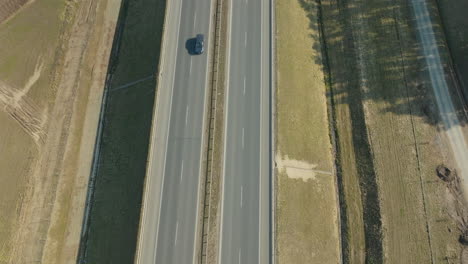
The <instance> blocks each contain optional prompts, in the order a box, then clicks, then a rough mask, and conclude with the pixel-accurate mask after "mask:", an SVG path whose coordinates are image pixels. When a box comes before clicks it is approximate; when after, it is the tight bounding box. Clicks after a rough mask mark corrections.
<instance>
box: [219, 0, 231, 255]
mask: <svg viewBox="0 0 468 264" xmlns="http://www.w3.org/2000/svg"><path fill="white" fill-rule="evenodd" d="M228 2H229V12H228V16H229V19H228V21H229V25H228V32H227V33H228V34H227V40H226V48H227V49H228V56H227V58H226V90H225V93H226V94H225V95H224V105H225V107H226V111H225V116H224V149H223V168H222V171H223V172H222V185H221V186H222V187H221V221H220V222H221V223H220V225H219V250H218V264H221V258H222V253H223V251H222V249H223V223H224V191H225V188H224V187H225V184H226V145H227V126H228V113H229V77H230V67H231V34H232V13H233V5H232V1H228Z"/></svg>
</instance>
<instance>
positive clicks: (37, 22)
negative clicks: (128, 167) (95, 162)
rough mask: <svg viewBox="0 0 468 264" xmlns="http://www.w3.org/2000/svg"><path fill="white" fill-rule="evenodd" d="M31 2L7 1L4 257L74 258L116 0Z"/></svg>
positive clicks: (0, 194)
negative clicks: (111, 3) (113, 6)
mask: <svg viewBox="0 0 468 264" xmlns="http://www.w3.org/2000/svg"><path fill="white" fill-rule="evenodd" d="M24 2H25V1H23V2H21V1H4V2H3V3H2V5H1V6H0V8H1V10H0V13H1V14H0V15H1V17H0V57H1V58H2V59H1V60H0V107H1V108H0V109H1V110H0V122H1V124H2V125H1V126H0V148H1V150H2V151H1V152H0V166H1V168H2V169H1V173H0V211H1V212H2V213H1V215H0V263H32V262H41V263H70V262H71V263H74V260H75V259H74V258H75V257H76V253H77V250H78V244H79V235H80V231H81V224H82V223H81V219H82V213H83V207H84V201H85V195H86V184H87V179H88V177H89V168H90V165H91V160H90V158H89V157H90V154H91V153H92V149H93V143H94V137H95V135H94V134H95V131H96V124H97V117H98V114H99V112H98V111H95V110H96V106H99V105H100V98H101V95H102V87H103V80H104V78H105V72H102V69H103V68H104V69H106V68H107V61H108V52H106V51H107V50H108V49H109V47H110V46H109V45H106V43H107V42H108V39H112V33H113V25H112V14H111V13H112V12H110V11H109V7H110V6H111V5H107V4H106V3H107V2H106V1H102V2H99V4H98V3H97V2H95V1H83V2H80V3H75V2H68V1H63V0H42V1H29V2H28V3H27V4H25V5H23V3H24ZM21 5H23V6H22V8H19V7H20V6H21ZM5 8H6V9H5ZM15 8H16V9H15ZM96 17H98V18H96ZM78 23H79V27H78V25H77V24H78ZM114 24H115V23H114ZM114 26H115V25H114ZM70 43H73V45H70ZM80 74H82V76H85V77H82V78H79V77H78V76H80Z"/></svg>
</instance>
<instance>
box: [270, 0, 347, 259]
mask: <svg viewBox="0 0 468 264" xmlns="http://www.w3.org/2000/svg"><path fill="white" fill-rule="evenodd" d="M316 13H317V6H316V4H315V1H298V0H278V1H276V21H277V23H276V26H277V54H276V56H277V61H276V65H277V77H278V78H277V97H276V98H277V102H276V113H277V120H276V124H277V136H276V141H277V149H276V153H277V156H276V159H275V161H276V170H277V175H278V177H277V178H278V181H277V187H276V188H277V197H276V198H277V208H276V224H277V226H276V230H277V235H276V245H277V252H276V254H277V260H278V263H339V262H340V235H339V223H338V220H339V216H338V206H337V204H338V201H337V199H338V196H337V190H336V180H335V179H336V178H335V175H334V173H335V172H334V169H333V163H332V162H333V159H332V145H331V141H330V137H329V127H328V117H327V97H326V94H325V93H326V88H325V79H324V74H323V67H322V64H321V53H320V50H317V49H314V48H313V47H315V48H317V47H318V46H319V45H320V42H319V32H318V24H317V21H318V20H317V15H316Z"/></svg>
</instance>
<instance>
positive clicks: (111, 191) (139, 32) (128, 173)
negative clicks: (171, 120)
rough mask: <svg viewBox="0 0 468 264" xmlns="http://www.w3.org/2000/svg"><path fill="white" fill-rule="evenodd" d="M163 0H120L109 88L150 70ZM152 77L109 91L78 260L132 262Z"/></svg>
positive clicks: (159, 33) (153, 67)
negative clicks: (82, 248) (83, 254)
mask: <svg viewBox="0 0 468 264" xmlns="http://www.w3.org/2000/svg"><path fill="white" fill-rule="evenodd" d="M164 11H165V1H164V0H143V1H129V0H124V1H123V3H122V9H121V11H120V12H121V13H120V17H119V24H120V25H121V31H120V32H119V33H117V34H116V36H117V35H120V43H116V42H114V49H115V46H116V45H119V47H120V48H119V50H118V52H117V53H116V51H115V50H114V52H113V55H111V56H112V58H111V62H110V66H109V69H110V71H111V72H112V74H113V79H112V81H111V83H110V87H109V89H110V90H112V89H113V88H115V87H119V86H121V85H123V84H126V83H129V82H132V81H135V80H138V79H141V78H144V77H147V76H149V75H151V74H155V73H156V71H157V66H158V62H159V52H160V45H161V37H162V26H163V21H164ZM155 88H156V82H155V79H149V80H147V81H144V82H141V83H138V84H136V85H133V86H131V87H128V88H126V89H122V90H118V91H115V92H110V93H109V95H108V98H107V107H106V109H105V110H104V111H105V112H104V119H105V122H104V126H103V131H102V135H101V136H102V142H101V151H100V157H99V169H98V171H97V175H96V184H95V193H94V197H93V200H92V204H93V205H92V209H91V215H90V222H89V227H88V230H87V231H88V237H87V240H86V241H82V246H83V245H84V246H85V247H86V251H87V253H86V258H85V259H84V261H83V263H132V262H133V259H134V254H135V249H136V241H137V233H138V225H139V217H140V206H141V203H142V193H143V183H144V178H145V172H146V161H147V154H148V147H149V135H150V128H151V121H152V112H153V104H154V99H155V98H154V96H155Z"/></svg>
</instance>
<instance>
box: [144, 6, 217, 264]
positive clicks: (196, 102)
mask: <svg viewBox="0 0 468 264" xmlns="http://www.w3.org/2000/svg"><path fill="white" fill-rule="evenodd" d="M167 4H168V10H167V14H166V31H165V36H164V37H165V42H164V44H163V46H164V47H163V51H162V61H161V71H160V72H161V73H160V74H161V76H160V79H159V80H160V85H159V89H160V90H159V91H158V97H157V99H156V107H155V115H154V120H153V122H154V123H153V124H154V125H153V131H152V138H151V139H152V140H151V141H152V142H151V150H150V157H149V161H148V163H149V164H148V175H147V179H146V183H145V184H146V185H145V193H144V200H143V209H142V210H143V212H142V220H141V227H140V233H139V241H138V249H137V257H136V261H137V263H141V264H150V263H158V264H159V263H161V264H171V263H175V264H181V263H192V262H194V260H195V259H196V256H197V252H195V242H196V239H197V238H196V233H197V228H198V226H197V221H198V216H197V208H198V207H197V206H198V204H199V203H198V201H199V193H198V189H199V184H200V179H201V177H200V168H201V166H200V164H201V154H202V145H203V140H204V139H203V128H204V119H205V102H206V95H207V93H206V91H207V89H206V87H207V79H208V78H207V77H208V72H207V68H208V57H207V54H206V53H207V51H208V49H205V53H204V54H202V55H190V54H189V52H188V50H187V49H186V43H187V40H188V39H190V38H194V37H195V36H196V34H200V33H201V34H204V35H205V42H206V43H208V39H209V35H208V32H210V14H211V9H212V1H211V0H197V1H194V0H171V1H168V3H167ZM161 187H162V188H161Z"/></svg>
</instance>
